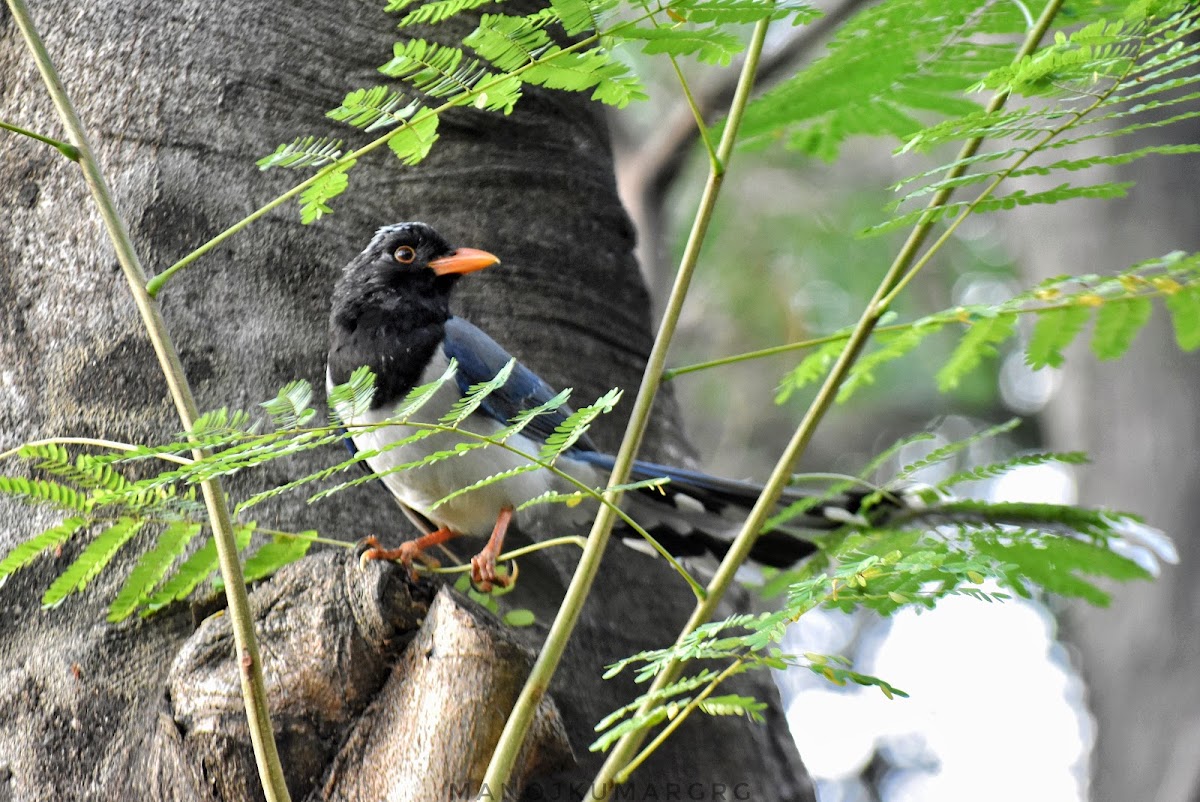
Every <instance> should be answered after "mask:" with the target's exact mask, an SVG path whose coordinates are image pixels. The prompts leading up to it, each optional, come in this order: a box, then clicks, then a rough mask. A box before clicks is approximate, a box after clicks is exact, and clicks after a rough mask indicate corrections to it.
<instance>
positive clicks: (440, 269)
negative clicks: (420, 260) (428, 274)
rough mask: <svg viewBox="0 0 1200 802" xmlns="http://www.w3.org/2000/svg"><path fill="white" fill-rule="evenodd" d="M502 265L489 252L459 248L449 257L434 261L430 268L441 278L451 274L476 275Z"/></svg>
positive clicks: (431, 262)
mask: <svg viewBox="0 0 1200 802" xmlns="http://www.w3.org/2000/svg"><path fill="white" fill-rule="evenodd" d="M496 264H500V260H499V259H498V258H497V257H496V256H494V255H493V254H490V253H488V252H487V251H481V250H477V249H476V248H459V249H458V250H457V251H455V252H454V253H452V254H450V255H449V256H443V257H441V258H440V259H433V260H431V261H430V262H429V266H430V267H431V268H432V269H433V272H434V273H437V274H438V275H439V276H446V275H450V274H451V273H457V274H462V273H474V272H475V271H476V270H483V269H484V268H485V267H491V266H492V265H496Z"/></svg>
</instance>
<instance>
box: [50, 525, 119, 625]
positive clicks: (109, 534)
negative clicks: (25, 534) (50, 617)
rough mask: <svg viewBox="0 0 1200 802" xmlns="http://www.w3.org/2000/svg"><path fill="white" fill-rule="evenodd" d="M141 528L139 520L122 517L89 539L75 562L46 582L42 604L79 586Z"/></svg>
mask: <svg viewBox="0 0 1200 802" xmlns="http://www.w3.org/2000/svg"><path fill="white" fill-rule="evenodd" d="M141 528H142V522H141V521H137V520H134V519H132V518H122V519H120V520H119V521H117V522H116V523H114V524H113V525H111V526H110V527H108V528H107V529H105V530H104V531H103V532H101V533H100V534H98V535H96V537H95V538H94V539H93V540H92V542H91V543H89V544H88V545H87V547H86V548H84V550H83V552H82V553H81V554H80V555H79V556H78V557H77V558H76V559H75V562H73V563H71V565H70V566H69V567H68V568H67V570H65V571H63V572H62V574H60V575H59V577H58V579H56V580H54V582H52V583H51V584H50V587H49V588H47V589H46V592H45V594H44V595H43V596H42V606H43V607H56V606H58V605H59V604H61V603H62V602H63V600H64V599H66V598H67V596H69V595H71V594H72V593H75V592H76V591H80V590H83V589H84V588H85V587H87V585H88V583H89V582H91V581H92V580H93V579H95V578H96V577H97V576H99V575H100V572H101V571H103V570H104V568H105V567H106V566H107V565H108V564H109V563H110V562H112V559H113V558H114V557H116V556H117V552H118V551H119V550H120V549H121V547H122V546H124V545H125V544H126V543H128V542H129V540H130V539H131V538H132V537H133V536H134V535H136V534H137V533H138V530H140V529H141Z"/></svg>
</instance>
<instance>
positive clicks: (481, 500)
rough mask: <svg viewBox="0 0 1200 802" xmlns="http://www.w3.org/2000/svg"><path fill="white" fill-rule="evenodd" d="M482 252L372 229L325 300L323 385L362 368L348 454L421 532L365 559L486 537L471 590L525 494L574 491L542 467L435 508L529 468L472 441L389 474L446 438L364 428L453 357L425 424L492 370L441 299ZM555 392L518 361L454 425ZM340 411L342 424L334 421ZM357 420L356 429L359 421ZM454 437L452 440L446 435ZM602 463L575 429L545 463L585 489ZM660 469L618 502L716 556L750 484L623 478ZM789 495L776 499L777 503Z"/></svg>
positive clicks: (799, 548)
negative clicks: (363, 390)
mask: <svg viewBox="0 0 1200 802" xmlns="http://www.w3.org/2000/svg"><path fill="white" fill-rule="evenodd" d="M499 261H500V260H499V259H497V258H496V257H495V256H493V255H492V254H490V253H487V252H485V251H480V250H475V249H472V248H457V249H456V248H453V247H451V246H450V245H449V244H447V242H446V241H445V240H444V239H443V238H442V237H441V236H440V235H439V234H438V233H437V232H436V231H434V230H433V229H432V228H430V227H429V226H428V225H425V224H423V223H400V224H397V225H390V226H385V227H383V228H381V229H379V231H378V232H377V233H376V234H375V237H374V238H373V239H372V240H371V242H370V244H368V245H367V247H366V249H365V250H364V251H363V252H362V253H360V254H359V255H358V256H356V257H355V258H354V259H353V260H352V261H351V262H350V264H348V265H347V266H346V268H345V270H344V271H343V273H342V276H341V279H340V280H339V282H338V284H337V287H336V289H335V290H334V294H333V308H332V313H331V318H330V348H329V369H328V375H327V382H328V384H329V386H330V387H333V386H335V385H338V384H342V383H345V382H346V381H348V380H349V379H350V376H351V374H352V373H353V372H354V371H355V370H356V369H358V368H359V367H362V366H367V367H369V368H370V369H371V371H372V372H373V373H374V374H375V392H374V396H373V397H372V400H371V404H370V409H369V410H367V411H366V412H365V413H362V414H358V415H351V416H346V415H343V423H344V424H346V425H347V426H348V427H349V428H348V434H349V440H350V441H352V450H353V449H357V450H360V451H364V452H367V453H369V454H371V455H372V456H369V457H367V459H366V462H367V464H368V465H370V467H371V469H372V470H373V471H374V472H376V473H379V474H382V477H381V478H382V481H383V483H384V484H385V485H386V486H387V488H388V490H390V491H391V492H392V494H393V495H394V496H395V497H396V499H397V500H398V501H399V502H400V504H401V506H402V508H404V510H405V512H406V513H407V514H408V515H409V517H410V518H411V519H412V520H413V521H414V522H415V523H417V524H418V526H419V527H421V528H422V529H423V530H425V534H424V535H423V536H421V537H419V538H417V539H416V540H412V541H409V542H406V543H404V544H402V545H401V546H400V547H399V548H398V549H394V550H385V549H381V548H378V545H377V544H373V545H374V547H373V548H372V550H371V551H369V552H367V554H366V556H367V557H375V558H385V559H399V560H400V561H401V562H403V563H405V564H411V562H412V560H413V559H414V558H416V557H417V556H418V555H420V554H421V552H422V551H423V550H424V549H427V548H429V547H430V546H433V545H435V544H438V543H442V542H444V541H446V540H448V539H450V538H454V537H458V536H460V535H472V536H480V537H482V536H487V537H488V540H487V543H486V545H485V546H484V548H483V549H482V551H480V552H479V554H478V555H477V556H476V557H474V558H473V559H472V561H471V566H472V570H471V574H472V579H473V581H474V582H475V583H476V584H477V585H479V586H481V587H483V588H485V589H486V588H490V587H491V586H492V585H493V584H496V583H501V582H503V581H504V580H503V578H498V577H497V574H496V557H497V556H498V555H499V553H500V550H501V547H502V544H503V542H504V536H505V532H506V531H507V529H508V527H509V525H510V524H511V523H512V521H513V517H514V510H516V509H517V508H519V507H520V506H521V505H522V504H523V503H524V502H526V501H529V500H530V499H533V498H536V497H538V496H542V495H544V494H546V493H548V492H551V491H557V492H571V491H573V490H576V487H575V486H572V485H570V484H569V483H568V482H567V481H566V480H564V479H563V478H562V477H560V476H557V475H555V474H554V473H552V472H550V471H547V470H545V469H538V470H532V471H529V472H524V473H519V474H517V475H513V476H510V477H508V478H505V479H503V480H501V481H499V482H495V483H492V484H486V485H484V486H481V487H478V488H476V489H473V490H471V491H469V492H466V493H463V494H461V495H457V496H455V497H454V498H453V499H451V500H449V501H447V502H445V503H443V504H441V505H437V506H435V505H436V504H437V502H438V501H439V500H441V499H443V498H444V497H445V496H447V495H448V494H451V493H453V492H454V491H456V490H461V489H462V488H465V487H469V486H471V485H473V484H475V483H477V482H480V481H481V480H483V479H485V478H487V477H489V476H493V475H495V474H497V473H500V472H503V471H507V470H511V469H516V468H519V467H521V466H528V465H529V462H528V460H526V459H525V458H524V457H522V456H521V455H519V454H515V453H513V452H512V451H509V450H506V449H501V448H497V447H488V448H481V449H478V450H472V451H467V452H464V453H461V454H459V455H456V456H453V457H449V458H447V459H443V460H439V461H437V462H433V463H431V464H426V465H423V466H421V467H418V468H415V469H412V470H392V469H395V468H397V467H398V466H401V465H404V464H406V463H410V462H414V461H417V460H420V459H421V458H423V457H425V456H427V455H429V454H431V453H433V452H435V451H442V450H445V449H447V448H452V447H453V445H454V441H455V438H456V434H454V433H441V434H437V435H435V436H431V437H427V438H425V439H421V440H417V441H414V442H410V443H407V444H404V445H400V446H399V447H392V448H390V449H389V444H392V445H393V446H394V444H395V443H396V442H397V441H399V440H401V439H403V438H405V437H407V436H408V435H410V434H411V433H412V431H411V429H407V428H406V427H404V426H401V425H392V426H386V427H383V428H376V429H374V430H371V429H370V428H369V426H370V425H371V424H378V423H379V422H381V421H384V420H386V419H388V418H389V417H390V416H391V415H392V414H393V410H394V409H395V408H396V406H397V404H398V403H399V402H400V401H401V400H403V399H404V398H405V396H406V395H407V394H408V393H409V392H410V391H411V390H412V389H413V388H414V387H417V386H421V385H424V384H427V383H429V382H432V381H434V380H436V379H437V378H438V377H440V376H443V375H444V374H445V372H446V370H447V367H448V365H449V364H450V361H451V360H454V362H455V363H456V365H457V368H456V371H455V373H454V376H453V380H452V381H448V382H446V383H444V384H443V385H442V386H441V387H440V389H439V390H438V391H437V394H436V395H435V396H434V397H433V398H432V399H431V400H430V401H429V402H428V403H426V404H425V405H424V406H423V407H421V409H420V410H419V411H418V412H417V413H416V414H415V415H414V416H413V417H412V418H411V419H410V420H414V421H425V422H433V421H436V420H437V419H438V418H439V417H440V416H441V415H442V414H444V413H445V412H446V410H447V409H449V408H450V407H451V405H452V404H453V403H454V402H455V401H457V400H459V399H460V398H462V396H463V394H464V393H466V392H467V391H468V389H469V388H470V387H472V386H473V385H476V384H478V383H481V382H485V381H488V380H490V379H492V378H493V377H495V376H497V375H498V374H499V372H500V371H501V370H502V369H504V368H505V367H506V365H508V363H509V361H510V360H511V359H512V357H511V356H510V355H509V354H508V352H507V351H505V350H504V348H503V347H501V346H500V345H499V344H498V343H497V342H496V341H495V340H493V339H492V338H491V337H489V336H488V335H487V334H486V333H484V332H483V331H481V330H480V329H479V328H477V327H476V326H474V325H472V324H471V323H470V322H468V321H466V320H463V319H462V318H460V317H456V316H454V315H452V314H451V313H450V295H451V293H452V291H453V289H454V286H455V284H456V283H457V282H458V280H459V279H460V278H461V277H462V276H464V275H466V274H468V273H474V272H476V271H478V270H482V269H484V268H487V267H490V266H492V265H495V264H498V263H499ZM555 397H556V392H555V390H553V389H552V388H551V387H550V386H549V385H548V384H546V382H544V381H542V380H541V379H540V378H539V377H538V376H537V375H536V374H535V373H533V372H532V371H531V370H529V369H528V368H526V367H524V366H523V365H521V364H520V363H516V364H515V365H514V366H513V367H512V368H511V373H510V374H509V376H508V379H507V380H506V381H505V382H504V384H503V385H502V386H500V387H499V388H498V389H496V390H495V391H494V392H492V393H491V394H490V395H488V396H487V397H486V398H485V400H484V401H483V403H482V404H481V405H480V406H479V407H478V408H477V409H476V410H475V411H474V412H472V413H471V414H470V415H469V417H468V418H467V419H466V420H465V421H464V422H463V424H462V427H461V428H465V429H468V430H470V431H472V432H475V433H478V434H482V435H491V434H494V433H496V432H498V431H499V430H501V429H502V428H504V427H506V426H508V425H509V423H510V422H511V421H512V419H513V418H514V417H515V416H517V415H518V414H520V413H522V412H526V411H529V410H531V409H533V408H535V407H538V406H541V405H544V404H546V403H547V402H549V401H551V400H552V399H554V398H555ZM570 415H571V410H570V409H569V408H568V407H567V406H565V405H563V406H559V407H557V408H556V409H553V410H552V411H549V412H547V413H545V414H542V415H539V416H537V417H535V418H533V420H532V421H531V422H529V423H528V425H527V426H525V428H523V429H522V430H521V431H520V433H518V434H516V435H513V436H512V437H511V438H509V439H508V440H507V441H506V442H507V444H509V445H511V446H512V447H514V448H515V449H516V450H517V451H520V452H524V453H525V454H537V453H538V452H539V450H540V448H541V446H542V445H543V444H544V443H545V440H546V439H547V438H548V437H550V436H551V435H553V434H554V431H555V428H556V427H557V426H559V425H560V424H562V423H563V422H564V421H565V420H566V419H567V418H568V416H570ZM347 417H349V419H347ZM365 427H367V428H365ZM457 437H459V438H461V435H457ZM613 463H614V457H613V456H612V455H609V454H605V453H603V452H601V451H599V450H598V449H597V448H596V446H595V445H594V444H593V443H592V441H591V440H590V439H589V438H588V437H587V435H586V434H584V435H583V436H581V437H580V438H579V439H578V440H577V441H576V442H575V443H574V444H573V445H572V446H571V447H570V448H568V449H567V450H566V451H565V452H564V453H562V454H561V455H560V456H559V457H558V459H557V460H556V462H555V465H556V467H558V468H559V469H561V470H563V471H565V472H566V473H569V474H570V475H571V476H573V477H575V478H577V479H578V480H580V481H581V482H583V483H584V484H586V485H587V486H588V487H602V486H604V485H605V484H606V482H607V478H608V474H609V472H610V471H611V469H612V467H613ZM656 477H666V478H667V479H668V480H669V482H668V483H667V484H665V485H663V486H661V487H657V488H646V489H644V490H640V491H631V492H629V493H627V494H626V500H625V507H626V508H627V509H628V511H629V513H630V514H631V515H632V517H633V518H634V519H635V520H637V521H639V522H642V523H643V524H644V525H645V526H646V527H647V528H649V529H651V530H652V531H653V532H654V534H655V535H656V539H658V540H659V541H660V543H662V545H664V546H665V547H666V548H667V549H668V550H669V551H671V552H672V553H674V554H676V555H677V556H689V555H695V554H699V553H702V552H704V551H711V552H714V553H716V554H717V555H718V556H720V555H722V554H724V553H725V551H727V550H728V543H729V540H730V539H731V538H732V536H733V534H735V533H736V531H737V527H738V524H739V523H740V519H741V518H744V517H745V513H746V512H747V511H748V510H749V509H750V508H751V506H753V504H754V502H755V501H756V500H757V498H758V496H759V493H760V491H761V487H760V486H758V485H755V484H752V483H749V482H739V481H732V480H728V479H721V478H717V477H714V476H708V475H706V474H703V473H700V472H697V471H691V470H686V469H682V468H674V467H669V466H664V465H656V464H654V463H650V462H641V461H639V462H636V463H635V464H634V466H633V469H632V477H631V478H632V479H634V480H644V479H653V478H656ZM798 498H800V496H799V494H795V493H789V494H788V495H787V496H786V497H785V498H784V499H783V502H782V503H791V502H794V501H796V500H797V499H798ZM861 499H862V495H861V494H860V495H858V496H857V497H845V498H841V499H839V500H838V501H836V502H829V503H826V504H822V505H817V506H814V507H813V508H811V509H809V510H807V511H806V513H805V515H804V517H803V521H802V523H803V525H804V526H805V527H806V528H835V527H837V526H840V525H842V524H844V523H846V521H847V520H848V519H851V518H853V517H854V516H856V515H857V514H858V510H857V509H856V505H857V504H858V503H859V502H861ZM594 514H595V507H594V505H590V504H578V505H574V506H570V505H566V504H537V505H533V506H530V507H528V508H525V509H523V510H522V511H521V513H520V521H519V524H520V526H521V529H522V531H524V532H526V533H528V534H531V535H533V536H534V537H539V536H543V537H550V536H561V535H564V534H577V533H579V532H581V531H582V530H585V529H586V527H587V525H588V522H589V521H590V519H591V518H592V517H593V516H594ZM814 548H815V547H814V546H813V545H812V544H811V543H809V542H807V541H805V540H803V539H801V538H799V537H796V536H795V535H794V534H791V533H789V532H787V531H779V530H776V531H772V532H768V533H766V534H764V535H762V536H760V537H759V539H758V541H757V543H756V545H755V547H754V550H753V551H752V553H751V558H752V559H754V560H757V561H759V562H761V563H764V564H767V565H774V566H786V565H790V564H792V563H794V562H796V561H797V560H799V559H801V558H803V557H805V556H807V555H808V554H811V553H812V551H813V550H814Z"/></svg>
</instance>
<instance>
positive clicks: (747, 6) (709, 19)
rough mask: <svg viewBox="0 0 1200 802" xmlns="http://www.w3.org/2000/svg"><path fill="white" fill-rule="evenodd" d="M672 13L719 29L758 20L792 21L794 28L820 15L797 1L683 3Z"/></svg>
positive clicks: (685, 0) (688, 0)
mask: <svg viewBox="0 0 1200 802" xmlns="http://www.w3.org/2000/svg"><path fill="white" fill-rule="evenodd" d="M671 12H672V13H674V14H676V15H678V16H680V17H683V18H684V19H686V20H687V21H688V22H696V23H717V24H720V25H734V24H739V23H741V24H745V23H751V22H758V21H759V20H761V19H768V18H770V19H785V18H787V17H791V18H792V24H793V25H804V24H807V23H809V22H812V21H814V20H816V19H817V18H818V17H820V16H821V12H820V11H819V10H818V9H816V8H813V6H812V5H810V4H808V3H805V2H800V1H799V0H797V1H795V2H793V0H783V2H775V3H762V2H759V0H683V1H682V2H679V1H677V2H674V3H671Z"/></svg>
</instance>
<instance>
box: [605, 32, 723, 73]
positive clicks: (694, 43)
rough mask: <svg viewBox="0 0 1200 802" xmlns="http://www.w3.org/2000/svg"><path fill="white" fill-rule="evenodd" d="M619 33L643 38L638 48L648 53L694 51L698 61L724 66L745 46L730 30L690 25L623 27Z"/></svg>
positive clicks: (691, 52)
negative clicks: (642, 44) (724, 30)
mask: <svg viewBox="0 0 1200 802" xmlns="http://www.w3.org/2000/svg"><path fill="white" fill-rule="evenodd" d="M620 36H621V38H622V39H626V40H637V41H642V42H645V45H644V46H643V48H642V49H643V50H644V51H645V52H646V53H648V54H655V53H667V54H670V55H672V56H691V55H695V56H696V58H698V59H699V60H700V61H703V62H705V63H708V64H718V65H720V66H722V67H725V66H728V65H729V63H730V62H731V61H732V60H733V57H734V56H736V55H737V54H738V53H740V52H742V50H743V49H744V48H745V44H744V43H743V42H742V40H741V39H739V38H738V37H736V36H734V35H733V34H732V33H723V32H721V31H711V30H695V29H692V28H626V29H623V30H622V31H621V33H620Z"/></svg>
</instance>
